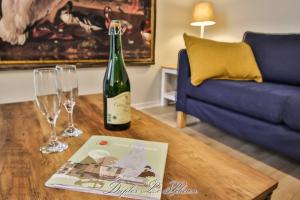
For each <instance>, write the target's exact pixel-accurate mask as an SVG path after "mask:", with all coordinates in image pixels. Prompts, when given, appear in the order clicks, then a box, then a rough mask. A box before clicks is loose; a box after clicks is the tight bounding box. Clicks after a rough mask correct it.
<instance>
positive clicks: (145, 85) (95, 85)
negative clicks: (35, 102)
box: [0, 0, 194, 106]
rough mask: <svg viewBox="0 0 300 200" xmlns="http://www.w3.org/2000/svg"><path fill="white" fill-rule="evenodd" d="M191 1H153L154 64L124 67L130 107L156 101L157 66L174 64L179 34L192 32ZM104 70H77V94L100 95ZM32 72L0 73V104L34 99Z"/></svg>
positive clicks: (158, 72)
mask: <svg viewBox="0 0 300 200" xmlns="http://www.w3.org/2000/svg"><path fill="white" fill-rule="evenodd" d="M193 2H194V0H185V1H182V0H157V20H156V21H157V31H156V52H155V55H156V64H155V65H153V66H139V67H132V66H128V68H127V70H128V74H129V76H130V80H131V85H132V101H133V104H136V105H139V106H142V105H147V104H154V103H157V102H158V101H159V99H160V66H162V65H166V66H173V65H176V63H177V52H178V50H179V49H181V48H182V47H183V40H182V33H183V32H184V31H185V32H192V31H193V30H192V27H190V26H189V25H188V21H189V17H190V16H189V14H190V10H191V9H192V4H193ZM104 72H105V68H89V69H79V70H78V79H79V93H80V94H92V93H99V92H101V91H102V79H103V76H104ZM32 79H33V77H32V71H31V70H27V71H1V72H0V103H7V102H18V101H25V100H32V99H33V98H34V92H33V83H32V82H33V81H32Z"/></svg>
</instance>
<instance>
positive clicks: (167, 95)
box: [164, 91, 176, 101]
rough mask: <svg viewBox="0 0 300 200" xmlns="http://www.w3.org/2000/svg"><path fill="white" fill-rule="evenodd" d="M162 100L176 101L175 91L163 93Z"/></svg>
mask: <svg viewBox="0 0 300 200" xmlns="http://www.w3.org/2000/svg"><path fill="white" fill-rule="evenodd" d="M164 98H165V99H168V100H171V101H175V100H176V91H172V92H168V93H165V94H164Z"/></svg>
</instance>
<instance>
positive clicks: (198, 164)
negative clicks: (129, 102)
mask: <svg viewBox="0 0 300 200" xmlns="http://www.w3.org/2000/svg"><path fill="white" fill-rule="evenodd" d="M77 102H78V103H77V105H76V107H75V113H74V116H75V123H76V124H77V126H78V127H79V128H80V129H82V130H83V132H84V134H83V135H82V136H80V137H79V138H61V139H62V140H64V141H65V142H67V143H68V144H69V149H68V150H67V151H65V152H63V153H58V154H49V155H45V154H41V153H40V152H39V147H40V146H41V145H42V144H43V143H45V142H46V141H47V140H48V138H49V132H50V128H49V125H48V123H47V122H46V119H45V118H44V117H43V116H42V115H41V114H40V112H39V110H38V109H37V107H36V105H35V103H34V102H23V103H15V104H2V105H0V199H1V200H2V199H3V200H8V199H12V200H15V199H22V200H27V199H30V200H36V199H49V200H52V199H61V200H68V199H84V200H92V199H93V200H95V199H99V200H102V199H120V198H116V197H109V196H101V195H95V194H88V193H80V192H74V191H68V190H60V189H52V188H47V187H45V186H44V183H45V182H46V181H47V180H48V178H49V177H50V176H51V175H52V174H53V173H55V172H56V171H57V170H58V169H59V168H60V166H61V165H62V164H64V163H65V162H66V161H67V160H68V159H69V158H70V157H71V155H72V154H73V153H74V152H75V151H76V150H78V148H79V147H80V146H81V145H82V144H84V143H85V141H86V140H87V139H88V138H89V137H90V136H91V135H109V136H117V137H127V138H135V139H143V140H153V141H160V142H166V143H168V144H169V150H168V157H167V164H166V171H165V176H164V186H163V189H166V188H168V186H169V184H170V182H171V181H173V180H175V181H181V182H185V183H187V185H188V187H189V188H191V189H197V190H198V193H197V194H190V195H189V194H186V195H174V196H171V195H166V194H163V195H162V199H166V200H167V199H180V200H185V199H196V200H202V199H203V200H206V199H212V200H218V199H220V200H237V199H257V200H262V199H266V198H268V196H269V195H270V194H271V193H272V191H273V190H274V189H275V188H276V187H277V182H276V181H274V180H273V179H271V178H269V177H267V176H265V175H263V174H262V173H260V172H258V171H257V170H254V169H252V168H250V167H248V166H247V165H244V164H242V163H241V162H239V161H238V160H235V159H233V158H231V157H229V156H227V155H225V154H224V153H221V152H219V151H216V150H214V149H212V148H211V147H209V146H207V145H206V144H204V143H202V142H199V141H196V140H194V139H193V138H191V137H190V136H188V135H186V134H183V133H181V132H179V131H178V130H176V129H174V128H171V127H169V126H167V125H165V124H163V123H161V122H160V121H158V120H156V119H154V118H151V117H150V116H148V115H146V114H144V113H142V112H140V111H137V110H135V109H133V110H132V126H131V128H130V129H129V130H127V131H122V132H110V131H107V130H105V129H104V127H103V117H102V116H103V110H102V98H101V95H89V96H81V97H79V99H78V101H77ZM66 125H67V115H66V113H65V111H64V110H62V112H61V115H60V117H59V120H58V125H57V130H58V132H60V131H62V130H63V128H64V127H66Z"/></svg>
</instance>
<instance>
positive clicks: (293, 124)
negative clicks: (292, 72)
mask: <svg viewBox="0 0 300 200" xmlns="http://www.w3.org/2000/svg"><path fill="white" fill-rule="evenodd" d="M283 121H284V123H285V124H286V125H287V126H288V127H290V128H292V129H294V130H297V131H300V95H297V96H291V97H289V98H288V99H287V101H286V103H285V108H284V112H283Z"/></svg>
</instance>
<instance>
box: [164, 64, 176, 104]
mask: <svg viewBox="0 0 300 200" xmlns="http://www.w3.org/2000/svg"><path fill="white" fill-rule="evenodd" d="M169 76H177V68H171V67H162V69H161V105H162V106H164V105H166V104H167V103H168V101H173V102H175V101H176V86H174V91H167V84H168V81H169Z"/></svg>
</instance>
